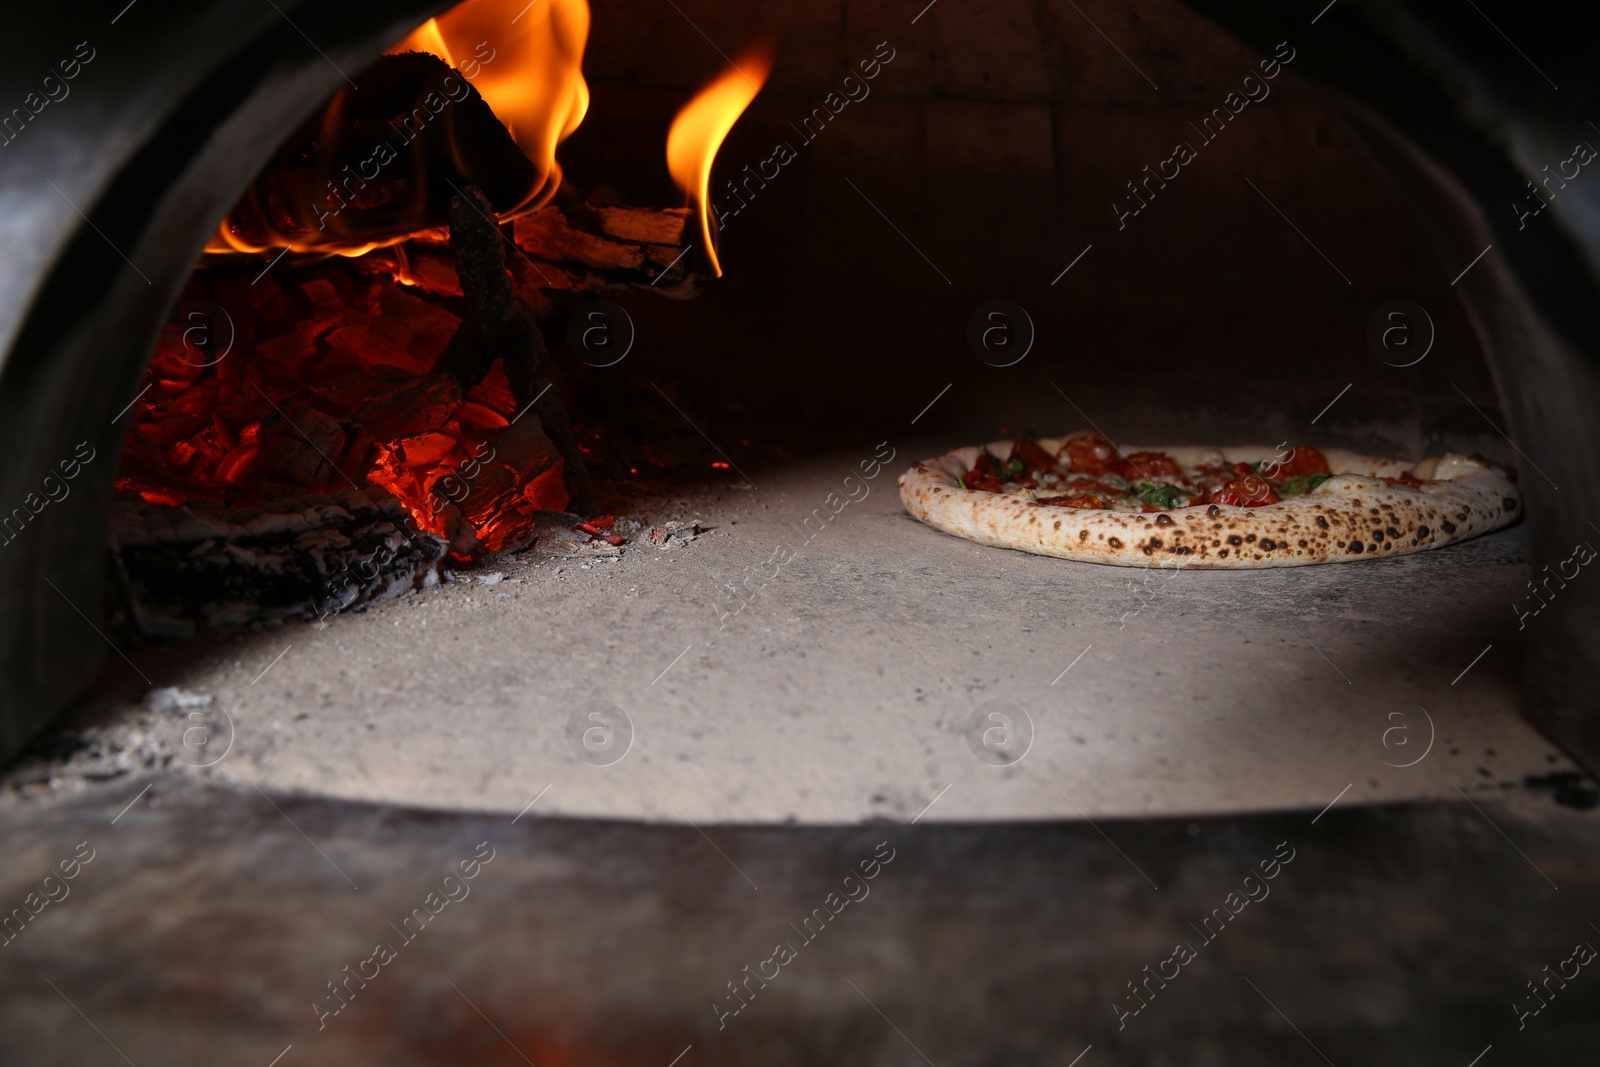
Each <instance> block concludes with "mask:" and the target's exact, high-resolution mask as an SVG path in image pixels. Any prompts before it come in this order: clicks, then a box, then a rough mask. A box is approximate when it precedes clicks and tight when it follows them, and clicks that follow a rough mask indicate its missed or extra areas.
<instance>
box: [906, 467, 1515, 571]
mask: <svg viewBox="0 0 1600 1067" xmlns="http://www.w3.org/2000/svg"><path fill="white" fill-rule="evenodd" d="M1060 444H1061V439H1057V438H1044V439H1041V440H1040V441H1039V445H1040V446H1041V447H1043V448H1044V449H1045V450H1046V451H1048V452H1050V453H1052V454H1054V453H1055V451H1056V450H1057V449H1058V448H1059V447H1060ZM1011 446H1012V442H1010V441H999V442H996V443H994V444H992V445H989V446H987V447H988V451H989V452H990V453H991V454H993V455H994V456H995V457H996V458H998V459H1004V458H1006V457H1007V456H1009V455H1010V454H1011ZM980 451H982V449H981V448H979V447H973V448H958V449H955V450H954V451H952V452H948V453H946V454H945V455H943V456H940V457H938V458H937V459H931V460H926V461H924V462H921V463H918V464H915V465H914V466H913V467H912V468H911V469H910V470H908V471H907V472H906V473H904V474H902V475H901V476H900V499H901V502H902V503H904V504H905V506H906V510H907V511H909V512H911V514H912V515H914V516H916V517H917V518H919V519H921V520H922V521H923V522H925V523H927V524H928V525H930V526H933V527H935V528H936V529H940V530H943V531H945V532H946V533H951V534H955V535H956V536H957V537H964V538H966V539H967V540H969V541H976V542H977V543H978V544H981V545H992V546H994V547H996V548H1015V549H1019V550H1020V551H1023V552H1032V553H1035V554H1037V555H1041V556H1056V557H1058V558H1061V559H1075V560H1081V561H1084V562H1088V563H1109V564H1115V565H1120V566H1146V565H1148V564H1150V563H1151V562H1157V563H1164V564H1166V565H1167V566H1175V565H1181V566H1184V567H1200V568H1208V569H1228V568H1231V569H1253V568H1258V567H1301V566H1306V565H1308V564H1312V563H1349V562H1353V561H1356V560H1363V559H1373V558H1375V557H1382V556H1400V555H1405V554H1406V553H1408V552H1421V551H1423V550H1425V549H1430V548H1438V547H1439V546H1441V545H1448V544H1453V543H1455V542H1457V541H1464V540H1466V539H1467V538H1469V537H1476V536H1477V535H1479V534H1482V533H1488V532H1489V531H1490V530H1496V529H1499V528H1500V527H1502V526H1506V525H1508V524H1509V523H1511V522H1513V521H1514V520H1515V519H1516V518H1517V516H1518V515H1519V514H1520V512H1521V507H1522V504H1521V498H1520V497H1519V495H1518V493H1517V488H1516V486H1515V484H1514V483H1513V482H1512V481H1511V479H1510V478H1509V477H1508V476H1507V475H1506V474H1505V472H1503V471H1501V470H1499V469H1497V468H1495V467H1492V466H1490V465H1488V464H1486V463H1484V462H1482V461H1480V460H1477V459H1473V458H1472V457H1470V456H1462V455H1457V454H1455V453H1449V454H1446V455H1444V456H1437V457H1430V458H1429V459H1425V460H1422V461H1420V462H1418V463H1416V464H1407V463H1403V462H1401V461H1399V460H1390V459H1378V458H1374V457H1371V456H1362V455H1358V454H1356V453H1354V452H1347V451H1345V450H1343V449H1323V450H1322V451H1323V455H1325V456H1326V457H1327V459H1328V466H1329V468H1330V469H1331V470H1332V471H1333V472H1334V477H1332V478H1329V479H1328V480H1327V481H1325V482H1323V483H1322V484H1321V485H1319V486H1317V488H1315V489H1313V490H1312V491H1311V492H1309V493H1307V494H1305V495H1304V496H1296V497H1292V498H1290V499H1288V500H1283V501H1279V502H1278V503H1276V504H1267V505H1264V506H1262V507H1258V508H1244V507H1233V506H1231V505H1227V504H1209V505H1200V506H1198V507H1191V508H1175V509H1173V510H1171V511H1160V512H1150V513H1130V512H1121V511H1105V510H1098V509H1086V508H1064V507H1056V506H1054V505H1050V504H1039V503H1035V502H1034V501H1033V500H1032V498H1031V496H1030V495H1029V494H1028V493H1027V492H1026V491H1025V490H1024V491H1018V492H1013V493H986V492H980V491H978V490H973V489H966V488H963V487H962V485H961V484H960V482H959V481H958V479H960V478H962V477H963V476H965V475H966V474H967V472H969V471H970V470H971V469H972V464H973V463H974V462H975V461H976V460H977V457H978V453H979V452H980ZM1122 451H1123V453H1124V454H1129V453H1133V452H1138V451H1160V452H1165V453H1166V454H1167V455H1169V456H1171V457H1173V459H1175V460H1177V462H1178V463H1179V464H1180V465H1183V466H1192V465H1195V464H1197V463H1198V462H1203V461H1204V460H1205V459H1207V458H1216V457H1220V458H1221V459H1222V460H1224V461H1225V462H1229V463H1255V462H1261V461H1263V460H1270V459H1272V458H1273V457H1274V456H1275V455H1276V454H1277V450H1275V449H1272V448H1267V447H1261V446H1243V447H1230V448H1220V449H1219V448H1205V447H1195V446H1176V447H1166V448H1159V449H1145V448H1143V447H1136V446H1133V445H1125V446H1122ZM1407 470H1411V471H1414V472H1417V473H1419V474H1421V473H1427V474H1431V475H1433V477H1431V478H1430V479H1429V480H1428V481H1426V482H1424V483H1423V485H1422V486H1420V487H1418V488H1412V487H1410V486H1405V485H1390V484H1388V483H1387V482H1385V481H1383V480H1382V479H1383V478H1384V477H1391V478H1392V477H1397V476H1398V475H1400V474H1401V473H1402V472H1404V471H1407Z"/></svg>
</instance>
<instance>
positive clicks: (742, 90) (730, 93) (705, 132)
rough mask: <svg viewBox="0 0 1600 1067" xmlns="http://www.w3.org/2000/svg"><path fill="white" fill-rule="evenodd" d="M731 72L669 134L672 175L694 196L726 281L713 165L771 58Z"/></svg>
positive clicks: (760, 55) (761, 55)
mask: <svg viewBox="0 0 1600 1067" xmlns="http://www.w3.org/2000/svg"><path fill="white" fill-rule="evenodd" d="M731 66H732V67H733V69H732V70H729V71H726V72H724V73H723V74H722V75H720V76H719V77H718V78H717V79H716V80H715V81H713V82H712V83H711V84H710V85H708V86H706V87H705V88H704V89H702V90H700V92H699V94H698V95H696V96H695V98H694V99H693V100H690V101H689V103H688V104H686V105H685V106H684V108H683V110H682V111H680V112H678V116H677V118H675V119H673V120H672V129H671V130H670V131H669V132H668V133H667V170H668V171H670V172H671V173H672V180H673V181H675V182H677V183H678V186H679V188H681V189H682V190H683V191H684V192H686V193H688V194H689V197H690V199H691V200H693V202H694V204H695V207H696V209H697V210H698V211H699V213H700V232H701V234H702V235H703V236H704V237H705V241H706V254H707V256H709V257H710V259H711V269H712V270H714V271H716V273H717V276H718V277H721V276H722V265H721V264H720V263H719V262H718V260H717V242H716V238H715V237H713V236H712V229H711V196H710V188H711V164H712V163H713V162H714V161H715V160H716V158H717V149H719V148H721V147H722V142H723V139H724V138H726V137H727V136H728V131H729V130H731V129H733V124H734V123H735V122H737V121H738V120H739V116H740V115H742V114H744V109H745V108H747V107H749V106H750V101H752V100H754V99H755V98H756V94H757V93H759V92H760V91H761V86H762V85H764V84H765V83H766V80H767V75H768V74H770V73H771V72H772V54H771V52H770V51H767V50H765V49H762V50H757V51H752V52H747V53H746V54H745V55H744V56H742V57H740V60H739V62H737V63H732V64H731Z"/></svg>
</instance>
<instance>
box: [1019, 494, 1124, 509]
mask: <svg viewBox="0 0 1600 1067" xmlns="http://www.w3.org/2000/svg"><path fill="white" fill-rule="evenodd" d="M1036 503H1040V504H1047V505H1049V506H1051V507H1057V508H1093V509H1096V510H1102V511H1103V510H1106V509H1108V508H1110V507H1111V505H1110V504H1108V503H1106V502H1105V501H1104V500H1102V499H1101V498H1100V497H1097V496H1047V497H1045V498H1044V499H1042V500H1039V501H1036Z"/></svg>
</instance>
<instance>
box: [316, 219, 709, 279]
mask: <svg viewBox="0 0 1600 1067" xmlns="http://www.w3.org/2000/svg"><path fill="white" fill-rule="evenodd" d="M692 221H693V218H692V213H691V212H690V211H689V209H688V208H648V207H633V206H623V205H609V206H605V207H599V208H596V207H591V206H590V205H587V204H578V205H573V204H570V203H558V204H547V205H545V206H544V207H542V208H540V209H539V210H538V211H536V212H534V213H533V214H531V215H526V216H524V217H522V218H520V219H517V220H516V221H515V222H514V223H513V224H512V230H513V233H514V240H515V245H514V247H513V248H512V249H510V250H508V251H507V255H506V265H507V267H509V268H510V270H511V275H512V277H513V278H514V279H515V281H516V287H517V291H518V292H519V293H521V294H523V296H524V297H529V296H531V295H532V294H533V293H536V292H540V291H547V290H557V291H579V290H600V289H608V288H631V289H641V290H646V291H648V292H651V293H655V294H656V295H658V296H665V297H669V298H673V299H679V300H682V299H687V298H689V297H692V296H694V295H696V294H697V293H698V292H699V291H700V287H701V285H702V284H703V282H704V277H703V276H702V275H701V274H700V273H698V272H699V271H700V270H702V269H704V263H705V261H704V259H703V258H702V257H701V256H700V255H699V254H698V253H697V251H696V250H695V249H694V248H693V247H692V246H686V245H685V244H684V238H685V235H686V234H687V233H689V232H690V226H691V223H692ZM449 239H450V235H449V231H448V230H444V229H439V230H428V231H423V232H420V233H417V234H413V235H412V237H411V239H410V240H408V241H406V242H404V243H402V244H398V245H395V246H393V247H390V248H380V249H376V250H374V251H372V252H369V253H367V254H366V255H364V256H359V257H357V258H355V259H353V260H350V265H351V266H352V267H354V268H355V269H357V270H360V271H362V272H363V273H367V274H388V275H392V276H394V277H396V278H400V279H402V280H403V281H405V282H406V283H407V284H410V285H414V286H416V287H418V288H420V289H423V290H425V291H427V292H430V293H434V294H436V295H439V296H460V295H461V278H460V276H459V275H458V274H457V273H456V266H455V258H454V256H453V255H452V254H451V251H450V245H449ZM290 258H291V259H293V258H294V257H290Z"/></svg>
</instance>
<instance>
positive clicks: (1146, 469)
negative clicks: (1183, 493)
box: [1128, 452, 1181, 478]
mask: <svg viewBox="0 0 1600 1067" xmlns="http://www.w3.org/2000/svg"><path fill="white" fill-rule="evenodd" d="M1128 466H1130V467H1132V468H1133V469H1134V472H1135V473H1136V474H1138V475H1139V476H1140V477H1141V478H1155V477H1175V476H1177V475H1178V474H1180V473H1181V472H1180V471H1179V470H1178V461H1177V460H1175V459H1173V458H1172V457H1171V456H1169V455H1167V454H1166V453H1165V452H1134V453H1132V454H1131V455H1129V456H1128Z"/></svg>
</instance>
